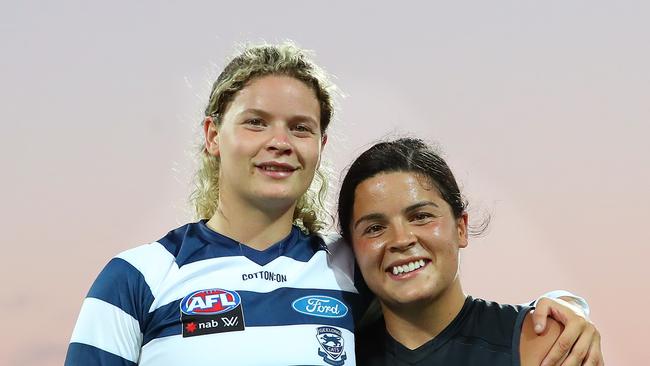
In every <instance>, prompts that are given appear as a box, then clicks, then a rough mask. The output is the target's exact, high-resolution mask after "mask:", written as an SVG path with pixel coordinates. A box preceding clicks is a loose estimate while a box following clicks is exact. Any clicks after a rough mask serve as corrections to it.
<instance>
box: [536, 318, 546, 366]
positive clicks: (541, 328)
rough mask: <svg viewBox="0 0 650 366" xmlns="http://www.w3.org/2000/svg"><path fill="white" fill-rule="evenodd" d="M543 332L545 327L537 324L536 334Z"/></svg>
mask: <svg viewBox="0 0 650 366" xmlns="http://www.w3.org/2000/svg"><path fill="white" fill-rule="evenodd" d="M542 330H544V327H542V325H541V324H535V332H537V333H539V332H541V331H542ZM543 365H544V364H542V366H543Z"/></svg>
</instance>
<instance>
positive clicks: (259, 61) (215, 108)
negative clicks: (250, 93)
mask: <svg viewBox="0 0 650 366" xmlns="http://www.w3.org/2000/svg"><path fill="white" fill-rule="evenodd" d="M309 56H310V55H309V52H308V51H306V50H303V49H301V48H299V47H297V46H296V45H295V44H293V43H290V42H285V43H282V44H278V45H260V46H252V47H246V48H244V49H243V50H242V51H241V52H240V53H239V54H238V55H237V56H235V57H234V58H233V59H232V60H231V61H230V62H229V63H228V65H226V67H225V68H224V70H223V71H222V72H221V74H220V75H219V77H218V78H217V80H216V81H215V82H214V84H213V86H212V91H211V92H210V100H209V102H208V106H207V107H206V109H205V116H206V117H207V116H210V117H212V119H213V121H214V123H215V124H216V125H217V126H220V125H221V123H222V120H223V119H222V118H223V114H224V112H225V111H226V109H227V107H228V105H229V104H230V102H232V100H233V99H234V98H235V95H236V94H237V92H238V91H240V90H241V89H243V88H244V87H246V85H248V83H249V82H250V81H251V80H252V79H255V78H258V77H262V76H266V75H286V76H290V77H293V78H295V79H298V80H300V81H302V82H304V83H305V84H306V85H307V86H309V87H311V88H312V89H313V90H314V92H315V94H316V98H317V99H318V102H319V105H320V126H321V133H322V134H325V131H326V130H327V127H328V125H329V123H330V121H331V120H332V115H333V113H334V103H333V95H334V94H335V93H336V86H335V85H334V84H333V83H331V82H330V80H329V77H328V75H327V74H326V73H325V71H323V70H322V69H321V68H320V67H318V65H316V64H315V63H314V62H313V61H312V60H311V58H310V57H309ZM199 155H200V162H199V169H198V171H197V172H196V174H195V189H194V191H193V192H192V194H191V195H190V201H191V202H192V203H193V205H194V209H195V212H196V215H197V217H198V218H199V219H209V218H211V217H212V216H213V215H214V213H215V212H216V211H217V209H218V202H219V165H220V164H219V158H217V157H215V156H213V155H210V154H208V152H207V150H206V148H205V146H204V145H201V147H200V151H199ZM326 195H327V178H326V175H325V173H324V172H323V170H322V168H318V169H317V170H316V173H315V175H314V179H313V180H312V182H311V185H310V187H309V189H308V190H307V191H306V192H305V193H304V194H303V195H302V196H301V197H300V198H299V199H298V202H297V204H296V208H295V210H294V213H293V219H294V224H296V225H297V226H299V227H300V228H301V229H302V230H303V231H304V232H306V233H308V234H310V233H314V232H317V231H319V230H321V229H323V228H324V227H326V226H327V221H328V220H327V217H331V216H329V214H328V213H327V210H326V208H325V199H326Z"/></svg>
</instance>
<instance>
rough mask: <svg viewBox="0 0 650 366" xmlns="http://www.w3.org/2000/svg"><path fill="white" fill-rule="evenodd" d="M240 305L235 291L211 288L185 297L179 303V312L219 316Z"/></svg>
mask: <svg viewBox="0 0 650 366" xmlns="http://www.w3.org/2000/svg"><path fill="white" fill-rule="evenodd" d="M239 304H241V297H239V294H238V293H237V292H235V291H228V290H222V289H220V288H213V289H209V290H199V291H195V292H192V293H191V294H189V295H187V296H185V297H184V298H183V300H182V301H181V311H182V312H183V313H185V314H187V315H198V314H205V315H208V314H220V313H225V312H226V311H230V310H232V309H234V308H236V307H237V306H238V305H239Z"/></svg>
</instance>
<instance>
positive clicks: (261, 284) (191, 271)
mask: <svg viewBox="0 0 650 366" xmlns="http://www.w3.org/2000/svg"><path fill="white" fill-rule="evenodd" d="M350 255H351V254H350ZM339 259H345V260H346V261H347V263H346V262H345V261H344V263H343V264H344V266H345V267H347V268H340V263H338V262H337V260H339ZM353 263H354V262H352V258H351V256H347V257H346V256H345V255H342V256H338V257H337V256H335V255H333V256H331V257H330V256H329V255H328V254H327V253H326V252H325V251H319V252H317V253H316V254H314V256H313V257H312V258H311V259H310V260H309V262H301V261H297V260H295V259H292V258H289V257H278V258H276V259H275V260H273V261H271V262H270V263H268V264H266V265H265V266H260V265H258V264H257V263H255V262H252V261H251V260H249V259H248V258H246V257H221V258H212V259H207V260H203V261H198V262H194V263H190V264H186V265H184V266H183V267H181V268H180V269H179V270H177V271H175V272H174V273H170V274H168V275H167V277H166V278H165V282H164V283H163V284H161V286H160V287H159V288H157V289H156V291H155V292H154V297H155V300H154V302H153V304H152V305H151V308H150V309H149V311H154V310H155V309H158V308H160V307H161V306H163V305H166V304H169V303H170V302H173V301H175V300H178V299H181V298H183V297H184V296H186V295H188V294H189V293H190V292H192V291H196V290H202V289H210V288H223V289H226V290H235V291H254V292H258V293H268V292H271V291H274V290H277V289H280V288H287V287H289V288H298V289H314V288H317V289H325V290H341V291H346V292H353V293H357V290H356V288H355V287H354V282H353V281H352V280H351V279H350V273H351V271H352V270H353V269H354V267H353ZM260 271H267V272H272V273H274V274H276V275H281V276H286V280H287V281H286V282H279V281H272V280H266V279H264V278H248V279H244V277H243V276H245V275H254V274H255V273H257V274H258V276H259V272H260ZM345 272H347V273H345Z"/></svg>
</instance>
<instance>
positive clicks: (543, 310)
mask: <svg viewBox="0 0 650 366" xmlns="http://www.w3.org/2000/svg"><path fill="white" fill-rule="evenodd" d="M567 300H568V301H567ZM571 300H572V298H563V297H561V298H558V299H551V298H548V297H542V298H541V299H540V300H539V301H538V302H537V306H536V308H535V312H534V313H533V323H534V324H535V332H536V333H537V334H541V333H542V332H543V331H544V329H545V328H546V318H547V317H549V316H550V317H552V318H553V319H555V320H557V321H558V322H560V323H562V324H563V325H564V330H563V331H562V334H560V336H559V337H558V339H557V341H556V342H555V344H554V345H553V347H552V348H551V350H550V351H549V352H548V354H547V355H546V358H544V361H542V365H541V366H581V365H588V366H603V365H605V362H604V360H603V353H602V351H601V348H600V333H599V332H598V329H596V326H595V325H594V324H593V323H592V322H591V321H589V319H587V316H586V315H585V314H584V312H583V310H582V307H580V306H576V305H574V304H572V303H571V302H570V301H571Z"/></svg>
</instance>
